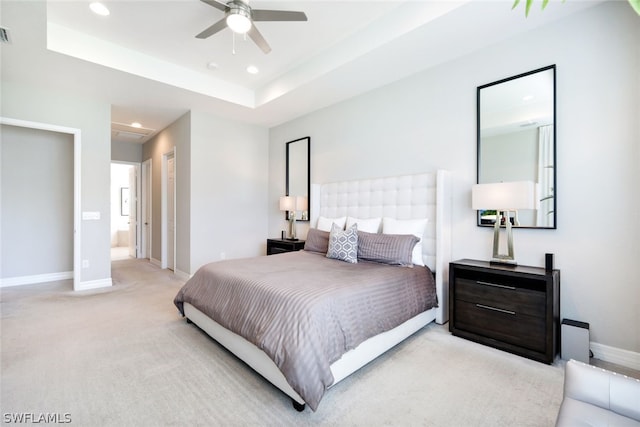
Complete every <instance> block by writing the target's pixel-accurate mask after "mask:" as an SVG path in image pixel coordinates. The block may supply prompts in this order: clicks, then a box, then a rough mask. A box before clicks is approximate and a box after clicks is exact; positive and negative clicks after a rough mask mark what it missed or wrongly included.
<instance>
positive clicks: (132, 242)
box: [129, 166, 138, 258]
mask: <svg viewBox="0 0 640 427" xmlns="http://www.w3.org/2000/svg"><path fill="white" fill-rule="evenodd" d="M137 184H138V177H137V176H136V167H135V166H131V167H130V168H129V256H130V257H132V258H137V257H138V254H137V250H136V249H137V247H138V239H137V233H136V231H137V228H138V209H137V208H138V185H137Z"/></svg>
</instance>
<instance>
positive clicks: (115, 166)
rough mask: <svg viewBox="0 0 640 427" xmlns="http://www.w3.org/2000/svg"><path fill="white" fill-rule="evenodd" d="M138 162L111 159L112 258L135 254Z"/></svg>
mask: <svg viewBox="0 0 640 427" xmlns="http://www.w3.org/2000/svg"><path fill="white" fill-rule="evenodd" d="M139 168H140V166H139V164H137V163H116V162H114V163H111V260H112V261H116V260H122V259H129V258H137V257H138V256H139V253H138V246H139V245H138V242H139V240H140V239H139V229H138V222H139V221H138V212H139V208H138V203H139V201H138V188H139V183H138V177H139V175H140V174H139V172H138V171H139Z"/></svg>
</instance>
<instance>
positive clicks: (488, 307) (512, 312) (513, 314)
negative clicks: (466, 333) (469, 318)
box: [476, 304, 516, 316]
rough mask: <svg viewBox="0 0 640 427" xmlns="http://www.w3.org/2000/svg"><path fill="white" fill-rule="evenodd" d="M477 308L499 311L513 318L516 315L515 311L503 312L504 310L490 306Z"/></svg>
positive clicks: (480, 305) (477, 305) (479, 305)
mask: <svg viewBox="0 0 640 427" xmlns="http://www.w3.org/2000/svg"><path fill="white" fill-rule="evenodd" d="M476 307H478V308H485V309H487V310H492V311H499V312H500V313H505V314H510V315H512V316H515V315H516V312H515V311H511V310H503V309H502V308H496V307H491V306H489V305H484V304H476Z"/></svg>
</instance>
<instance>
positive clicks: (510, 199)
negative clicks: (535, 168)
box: [471, 181, 538, 211]
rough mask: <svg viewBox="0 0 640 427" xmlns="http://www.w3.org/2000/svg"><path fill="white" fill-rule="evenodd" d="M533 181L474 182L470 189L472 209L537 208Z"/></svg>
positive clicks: (536, 195)
mask: <svg viewBox="0 0 640 427" xmlns="http://www.w3.org/2000/svg"><path fill="white" fill-rule="evenodd" d="M536 188H537V186H536V184H535V183H534V182H533V181H516V182H496V183H491V184H476V185H474V186H473V187H472V189H471V207H472V208H473V209H474V210H493V209H495V210H512V211H513V210H518V209H537V208H538V194H537V191H536Z"/></svg>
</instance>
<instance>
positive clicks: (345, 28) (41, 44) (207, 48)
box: [0, 0, 600, 142]
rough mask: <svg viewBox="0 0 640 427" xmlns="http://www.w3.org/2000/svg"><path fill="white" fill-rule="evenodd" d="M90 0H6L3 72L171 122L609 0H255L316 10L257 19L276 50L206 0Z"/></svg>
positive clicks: (440, 58)
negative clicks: (532, 0) (97, 4)
mask: <svg viewBox="0 0 640 427" xmlns="http://www.w3.org/2000/svg"><path fill="white" fill-rule="evenodd" d="M89 2H90V1H89V0H78V1H66V0H59V1H48V2H44V1H24V0H19V1H11V0H2V3H1V12H2V13H1V15H0V16H1V18H0V25H2V27H4V28H7V29H8V30H9V32H10V36H11V43H10V44H3V45H1V46H0V48H1V49H2V78H3V80H5V81H14V82H18V83H21V84H27V85H31V86H34V87H46V88H50V89H52V90H56V91H60V92H61V93H74V94H77V95H78V96H86V97H91V98H93V99H97V100H99V101H104V102H108V103H110V104H111V105H112V121H113V122H117V123H124V124H129V123H131V122H134V121H137V122H140V123H142V125H143V126H144V127H145V128H149V129H156V130H160V129H163V128H164V127H166V126H167V125H169V124H170V123H171V122H173V121H174V120H175V119H177V118H178V117H180V116H181V115H182V114H184V113H185V112H187V111H189V110H198V111H204V112H210V113H213V114H215V115H217V116H220V117H225V118H230V119H234V120H240V121H243V122H247V123H253V124H257V125H262V126H275V125H277V124H280V123H283V122H286V121H288V120H291V119H293V118H295V117H299V116H302V115H304V114H307V113H310V112H312V111H315V110H317V109H319V108H323V107H325V106H328V105H331V104H333V103H336V102H339V101H341V100H344V99H347V98H349V97H352V96H355V95H358V94H361V93H363V92H366V91H369V90H372V89H374V88H377V87H380V86H383V85H386V84H389V83H391V82H393V81H396V80H399V79H401V78H404V77H406V76H408V75H411V74H414V73H416V72H419V71H421V70H424V69H426V68H429V67H432V66H434V65H437V64H440V63H443V62H446V61H449V60H452V59H455V58H456V57H459V56H461V55H464V54H467V53H469V52H472V51H474V50H477V49H480V48H482V47H485V46H488V45H491V44H494V43H497V42H499V41H501V40H505V39H508V38H510V37H513V36H514V35H516V34H519V33H521V32H524V31H528V30H529V29H532V28H534V27H537V26H539V25H543V24H545V23H548V22H551V21H553V20H556V19H559V18H561V17H564V16H567V15H569V14H571V13H575V12H577V11H579V10H581V9H583V8H585V7H589V6H593V5H595V4H596V3H599V2H600V1H599V0H586V1H585V0H582V1H580V0H575V1H571V0H568V1H566V2H560V1H557V2H550V3H549V6H548V7H547V8H546V9H545V11H543V12H540V11H539V10H537V9H536V8H532V11H531V13H530V15H529V17H528V18H525V17H524V9H522V8H520V9H516V10H513V11H512V10H511V5H512V1H511V0H488V1H479V0H473V1H468V0H464V1H451V0H443V1H427V0H421V1H380V0H378V1H364V0H352V1H338V0H329V1H316V0H302V1H264V0H252V1H251V3H250V5H251V7H253V8H254V9H276V10H297V11H303V12H305V13H306V15H307V17H308V21H307V22H259V23H257V24H256V26H257V28H258V29H259V30H260V32H261V33H262V35H263V36H264V37H265V39H266V40H267V41H268V42H269V44H270V45H271V47H272V51H271V53H269V54H264V53H262V51H261V50H260V49H259V48H258V47H257V46H256V45H255V44H254V43H253V42H252V41H251V40H244V39H243V37H242V36H237V35H236V36H235V54H234V53H233V52H232V50H233V46H234V40H233V38H234V36H233V35H232V32H231V30H229V29H225V30H223V31H222V32H220V33H217V34H214V35H213V36H211V37H210V38H208V39H206V40H200V39H196V38H195V35H196V34H198V33H199V32H200V31H202V30H203V29H205V28H206V27H208V26H209V25H211V24H212V23H214V22H216V21H218V20H219V19H221V18H222V16H223V13H222V12H221V11H219V10H217V9H215V8H213V7H211V6H209V5H207V4H204V3H203V2H201V1H199V0H175V1H155V0H104V1H103V2H104V3H105V4H106V5H107V6H108V7H109V9H110V11H111V15H110V16H108V17H100V16H97V15H95V14H93V13H92V12H91V11H90V10H89V7H88V5H89ZM211 62H213V63H215V64H216V65H217V68H215V69H211V68H208V67H207V64H209V63H211ZM248 65H255V66H257V67H258V68H259V69H260V73H259V74H257V75H252V74H249V73H247V72H246V67H247V66H248ZM541 65H547V64H541ZM146 139H147V138H142V139H140V140H138V141H137V142H143V141H144V140H146Z"/></svg>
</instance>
